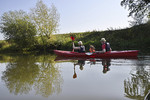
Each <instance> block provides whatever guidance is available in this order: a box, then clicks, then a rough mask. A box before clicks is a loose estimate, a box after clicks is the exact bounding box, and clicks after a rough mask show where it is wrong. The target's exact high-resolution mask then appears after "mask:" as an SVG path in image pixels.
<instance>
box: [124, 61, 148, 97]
mask: <svg viewBox="0 0 150 100" xmlns="http://www.w3.org/2000/svg"><path fill="white" fill-rule="evenodd" d="M124 90H125V96H126V97H128V98H131V99H137V100H144V97H145V96H146V94H147V93H148V91H149V90H150V65H147V63H145V60H144V61H143V60H139V61H138V62H136V65H135V66H134V67H133V69H132V70H131V72H130V77H128V78H127V79H125V80H124ZM149 99H150V98H149Z"/></svg>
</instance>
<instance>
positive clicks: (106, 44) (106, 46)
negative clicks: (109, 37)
mask: <svg viewBox="0 0 150 100" xmlns="http://www.w3.org/2000/svg"><path fill="white" fill-rule="evenodd" d="M103 46H105V50H106V52H108V51H110V44H109V43H108V42H105V43H104V44H102V49H103Z"/></svg>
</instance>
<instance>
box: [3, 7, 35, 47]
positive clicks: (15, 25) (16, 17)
mask: <svg viewBox="0 0 150 100" xmlns="http://www.w3.org/2000/svg"><path fill="white" fill-rule="evenodd" d="M1 21H2V23H1V26H0V29H1V33H3V34H4V36H5V38H6V39H9V40H12V41H13V42H15V43H16V45H17V46H18V47H21V48H26V47H30V46H32V45H33V44H34V41H35V39H34V36H35V35H36V28H35V26H34V24H33V23H31V22H30V19H29V17H28V15H27V14H26V13H25V12H24V11H22V10H20V11H9V12H6V13H4V14H3V15H2V18H1Z"/></svg>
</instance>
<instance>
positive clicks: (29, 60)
mask: <svg viewBox="0 0 150 100" xmlns="http://www.w3.org/2000/svg"><path fill="white" fill-rule="evenodd" d="M149 90H150V56H141V57H139V58H138V59H66V58H58V57H57V58H56V56H55V55H40V56H34V55H28V56H27V55H19V56H8V55H0V100H143V99H144V97H145V95H146V94H147V93H148V91H149Z"/></svg>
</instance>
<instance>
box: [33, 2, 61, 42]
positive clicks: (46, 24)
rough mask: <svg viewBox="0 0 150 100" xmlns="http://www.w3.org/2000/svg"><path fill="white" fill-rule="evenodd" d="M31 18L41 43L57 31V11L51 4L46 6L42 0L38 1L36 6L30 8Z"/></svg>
mask: <svg viewBox="0 0 150 100" xmlns="http://www.w3.org/2000/svg"><path fill="white" fill-rule="evenodd" d="M31 18H32V20H33V22H34V24H35V25H36V28H37V31H38V34H39V36H40V37H41V39H42V41H43V43H44V42H45V41H47V40H48V39H50V38H51V35H52V34H53V33H54V32H57V31H58V29H57V28H58V26H59V13H58V12H57V9H56V7H55V6H54V5H53V4H52V5H51V8H48V7H47V6H46V5H45V4H44V3H43V1H42V0H40V1H38V2H37V3H36V7H35V8H32V9H31Z"/></svg>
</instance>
